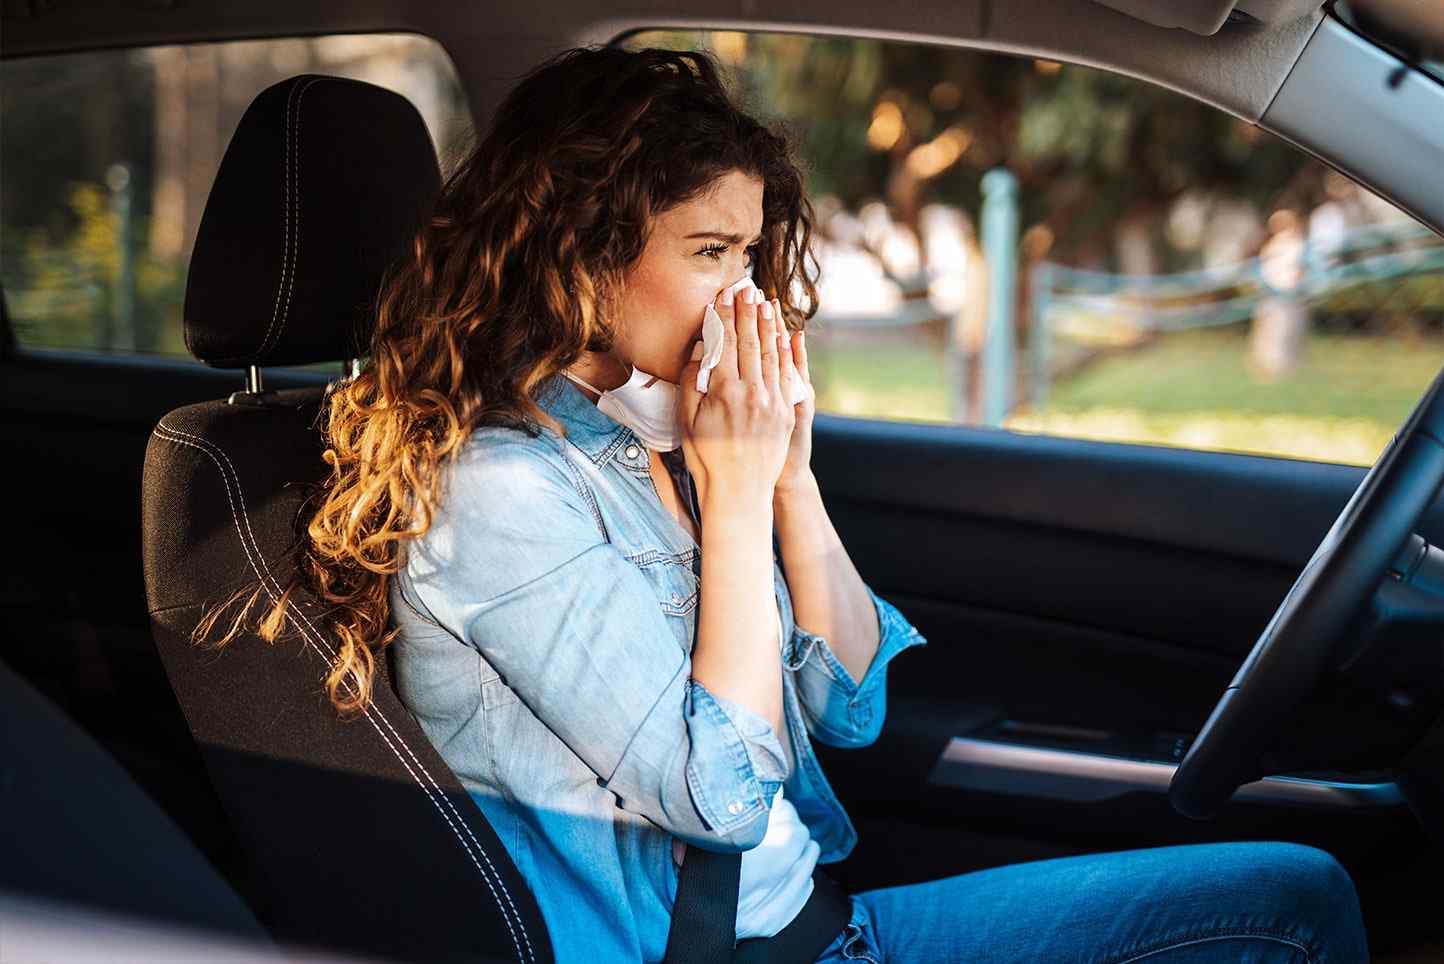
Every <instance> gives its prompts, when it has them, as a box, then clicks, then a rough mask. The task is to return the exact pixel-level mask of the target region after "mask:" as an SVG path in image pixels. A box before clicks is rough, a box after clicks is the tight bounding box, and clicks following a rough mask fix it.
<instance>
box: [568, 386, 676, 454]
mask: <svg viewBox="0 0 1444 964" xmlns="http://www.w3.org/2000/svg"><path fill="white" fill-rule="evenodd" d="M562 374H563V375H565V376H567V378H569V379H571V380H572V381H574V382H576V383H577V384H578V385H585V386H586V387H587V388H590V389H591V390H592V391H594V392H597V393H598V394H600V395H601V396H602V397H601V398H599V399H597V409H598V410H599V411H603V412H606V413H607V414H608V415H610V416H611V417H612V418H614V419H616V420H617V421H618V422H621V423H622V424H623V425H625V426H627V427H628V428H630V429H631V430H632V431H633V432H636V433H637V438H639V439H641V440H642V444H643V445H645V446H647V448H649V449H653V450H655V451H658V452H670V451H672V450H673V449H675V448H676V447H677V446H679V445H681V444H682V436H681V434H680V432H679V431H678V425H677V408H676V405H677V386H676V385H675V384H673V383H672V382H669V381H664V380H662V379H660V378H658V377H657V376H656V375H649V374H648V373H647V372H644V371H642V370H641V369H640V368H638V367H636V366H635V365H633V366H632V376H631V377H630V378H628V379H627V383H626V384H625V385H622V386H620V387H618V388H610V389H607V390H606V391H603V390H602V389H600V388H597V387H596V386H595V385H589V384H587V383H586V382H585V381H583V380H582V379H580V378H578V377H577V376H575V375H573V374H572V373H571V372H569V371H566V370H565V369H563V370H562Z"/></svg>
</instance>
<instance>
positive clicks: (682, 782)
mask: <svg viewBox="0 0 1444 964" xmlns="http://www.w3.org/2000/svg"><path fill="white" fill-rule="evenodd" d="M562 458H563V456H561V454H560V453H559V452H558V453H557V454H556V456H555V458H552V457H549V456H544V455H542V454H540V453H538V452H537V451H536V449H535V448H534V447H530V446H526V445H522V444H491V445H488V446H486V448H485V450H484V452H482V453H481V454H480V455H479V456H477V457H474V458H468V459H467V460H466V461H465V462H463V463H462V464H461V465H460V466H458V469H457V472H456V474H455V475H454V476H453V478H452V479H451V483H450V490H449V492H448V495H447V497H446V502H445V503H444V507H445V510H446V511H445V512H444V513H439V514H438V516H437V519H436V521H435V524H434V527H433V528H434V531H433V533H432V535H433V536H434V538H432V539H431V540H430V541H431V544H432V546H433V549H432V550H431V552H432V555H434V556H435V557H436V560H437V562H436V564H434V565H433V566H432V567H431V571H429V572H423V573H422V574H421V576H419V577H418V576H417V575H416V570H417V568H418V567H419V566H413V567H412V573H413V582H414V583H415V584H416V586H417V589H418V591H419V592H421V593H423V594H424V596H425V599H426V601H427V604H428V606H430V607H431V608H432V610H433V611H437V609H438V607H443V608H445V609H446V610H448V618H449V619H450V620H454V621H455V623H456V625H458V626H459V627H461V633H460V635H462V637H463V638H464V639H465V640H466V641H467V642H468V643H469V644H470V645H472V646H475V647H476V648H477V649H479V650H480V651H481V653H482V655H483V656H485V658H486V660H487V662H488V663H490V664H491V665H492V666H493V667H494V668H495V669H496V671H497V672H498V673H499V674H501V676H502V678H503V679H504V680H505V683H506V685H507V686H508V687H510V688H511V689H512V690H513V691H514V692H515V693H516V695H517V696H518V698H519V699H520V700H521V701H522V702H523V703H524V704H525V705H526V706H527V708H528V709H529V710H530V711H531V712H532V713H533V714H534V715H535V716H536V717H537V718H538V719H539V720H540V721H541V722H542V723H544V724H545V725H546V726H547V727H548V728H549V729H550V730H551V731H552V732H553V733H554V734H555V735H556V736H557V738H558V739H560V740H561V741H562V742H563V743H565V744H566V745H567V747H568V748H569V749H570V750H571V751H572V752H573V753H574V754H575V755H576V756H577V757H578V759H580V760H581V761H582V762H583V763H584V764H585V765H586V766H588V767H589V768H590V769H591V770H592V771H593V772H594V773H595V774H596V775H597V777H598V781H599V783H600V784H601V785H602V786H604V787H606V788H607V789H608V790H610V791H611V792H612V793H613V794H615V796H616V800H617V805H618V806H620V807H622V808H623V809H625V810H629V811H631V812H633V813H637V814H640V815H642V816H644V817H646V818H647V819H648V820H650V821H651V822H652V823H654V824H656V825H657V826H658V827H660V828H662V829H664V830H666V831H667V832H668V833H670V834H672V835H673V836H676V837H680V838H681V839H682V840H684V841H685V842H686V843H688V844H692V845H695V846H698V847H701V848H702V849H705V850H712V851H717V852H740V851H743V850H748V849H751V848H752V847H755V846H757V845H758V844H759V843H761V841H762V838H763V836H764V835H765V834H766V832H767V820H768V814H769V812H770V809H771V801H772V798H773V795H774V793H775V790H776V787H777V786H778V785H780V784H781V782H782V781H783V780H785V779H786V773H785V769H784V768H785V767H786V758H785V757H784V756H783V753H782V747H781V744H780V742H779V740H778V736H777V734H776V733H774V732H773V730H772V727H771V725H770V724H769V723H768V722H767V721H766V720H765V719H763V718H762V717H761V716H759V715H757V714H755V713H752V712H751V711H750V710H748V709H746V708H745V707H742V706H740V705H738V704H736V703H733V702H731V701H729V700H725V699H723V698H721V697H719V696H716V695H714V694H712V693H709V692H708V691H707V690H706V689H705V688H704V687H703V686H702V685H701V684H700V683H698V682H697V681H695V680H692V679H691V658H690V656H689V654H688V653H687V651H686V650H685V648H684V646H683V644H682V642H681V641H680V640H679V639H678V638H677V636H676V634H675V632H674V630H673V627H672V626H671V625H670V623H669V620H670V619H672V618H673V617H670V616H668V615H667V614H665V613H664V612H663V611H662V608H661V607H660V605H659V604H658V599H657V595H656V592H655V591H654V590H653V588H652V586H651V583H650V582H649V581H648V579H647V577H646V576H645V575H644V574H643V573H642V571H641V570H640V569H639V568H638V567H637V566H636V565H635V564H634V563H632V562H631V561H630V560H628V559H627V558H626V556H624V555H623V554H622V553H621V552H620V551H619V550H618V549H617V547H616V546H614V545H613V544H612V543H611V542H609V541H607V539H606V538H605V536H604V534H603V532H602V530H601V529H600V528H599V525H598V521H597V519H596V517H595V515H594V513H593V508H594V507H592V506H591V505H590V504H589V500H588V499H587V498H586V496H585V495H584V494H583V492H584V491H585V490H584V489H579V488H578V487H577V483H576V482H575V481H574V480H573V479H572V478H569V473H570V472H571V471H574V469H573V468H571V467H567V466H565V465H564V464H558V460H560V459H562ZM420 568H423V569H424V568H425V567H420Z"/></svg>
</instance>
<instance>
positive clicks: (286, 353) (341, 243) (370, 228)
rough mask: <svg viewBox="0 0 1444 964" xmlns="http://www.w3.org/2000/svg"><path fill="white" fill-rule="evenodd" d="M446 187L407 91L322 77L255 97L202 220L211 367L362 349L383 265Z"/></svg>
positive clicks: (191, 326)
mask: <svg viewBox="0 0 1444 964" xmlns="http://www.w3.org/2000/svg"><path fill="white" fill-rule="evenodd" d="M440 185H441V172H440V170H439V168H438V165H437V162H436V150H435V148H434V147H433V146H432V143H431V137H430V135H429V134H428V133H427V130H426V124H425V122H424V121H423V120H422V119H421V115H420V114H419V113H418V112H417V110H416V108H415V107H413V106H412V104H411V102H410V101H408V100H407V99H406V98H405V97H402V96H401V95H400V94H396V93H393V92H392V91H389V90H386V89H384V88H381V87H377V86H375V85H374V84H367V83H363V82H361V81H358V80H348V79H345V78H342V77H328V76H324V75H320V74H302V75H300V76H298V77H292V78H290V79H289V80H283V81H281V82H280V83H278V84H274V85H272V86H270V87H267V88H266V89H265V90H263V91H261V93H259V94H257V95H256V99H255V100H254V101H252V102H251V106H250V107H248V108H247V109H246V113H245V116H243V117H242V118H241V122H240V124H239V126H237V128H236V133H235V134H234V136H232V137H231V143H230V145H229V146H228V147H227V148H226V154H225V157H223V158H222V159H221V167H220V170H219V171H218V172H217V174H216V182H215V184H214V186H212V188H211V194H210V198H209V199H208V200H207V201H206V209H205V212H204V214H202V216H201V223H200V228H199V231H198V233H197V235H196V243H195V252H194V254H192V255H191V264H190V276H189V278H188V279H187V281H186V299H185V337H186V345H187V346H188V347H189V348H190V350H191V354H193V355H195V356H196V357H197V358H199V359H200V360H201V361H203V362H205V363H206V364H208V365H211V366H213V367H216V368H245V367H247V366H248V365H304V364H309V363H312V362H320V361H331V360H333V359H341V358H358V357H361V356H362V355H365V354H367V353H368V350H369V344H370V336H371V324H372V321H373V320H374V319H373V317H372V313H371V308H372V306H373V303H374V299H375V296H376V292H377V289H378V288H379V286H380V282H381V277H382V273H383V272H384V270H385V268H386V266H387V265H388V264H389V263H390V262H391V261H392V260H393V259H394V258H396V257H398V256H399V255H401V254H402V253H403V251H404V246H405V244H406V242H407V240H408V239H409V237H410V234H411V232H412V230H413V229H414V228H415V227H416V226H417V225H419V224H420V223H421V219H422V218H424V217H428V216H429V215H430V213H431V209H432V205H433V204H434V202H435V200H436V195H437V193H438V191H439V190H440Z"/></svg>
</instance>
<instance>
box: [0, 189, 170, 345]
mask: <svg viewBox="0 0 1444 964" xmlns="http://www.w3.org/2000/svg"><path fill="white" fill-rule="evenodd" d="M67 195H68V196H67V201H68V203H67V205H66V209H67V213H68V214H69V215H70V216H71V218H72V219H73V220H71V222H70V223H71V224H73V227H71V228H70V229H69V230H64V231H63V233H62V234H61V236H60V237H59V238H56V237H54V236H53V234H52V231H51V229H49V228H47V227H39V228H32V229H30V230H29V231H25V232H21V234H22V237H21V239H20V240H19V242H18V243H16V244H14V245H9V244H7V251H6V258H5V260H6V271H5V287H6V289H7V291H8V292H9V293H10V294H9V296H10V298H11V299H12V305H11V309H12V313H13V315H14V317H15V328H16V335H17V336H18V337H19V340H20V342H21V343H22V344H24V343H27V342H40V343H43V344H45V345H46V346H47V347H52V348H86V349H99V350H102V351H103V350H106V349H109V348H112V347H114V345H113V340H112V339H113V337H114V335H115V332H114V331H113V324H114V318H115V315H116V312H117V309H116V305H115V303H114V299H115V297H116V295H117V292H118V289H119V278H120V248H119V243H118V239H119V237H120V230H119V226H118V223H117V215H116V212H115V209H114V206H113V205H112V203H111V194H110V191H109V189H107V188H106V187H105V185H102V184H89V183H73V184H70V185H68V190H67ZM148 227H149V226H148V224H146V223H144V222H142V223H140V224H138V225H137V228H138V234H139V235H140V236H142V237H144V235H145V233H146V231H147V230H148ZM134 257H135V259H136V260H135V265H134V270H135V306H134V317H135V318H136V319H146V320H147V322H148V323H144V324H136V326H135V329H136V330H135V345H134V348H133V350H135V351H141V352H163V353H184V352H185V350H186V349H185V344H184V341H183V339H182V338H181V335H180V332H181V324H180V322H181V302H182V299H183V298H184V297H185V273H184V269H183V266H182V265H181V264H179V263H178V261H177V260H176V259H161V258H155V257H152V256H151V255H150V254H149V253H148V252H147V251H146V250H145V249H144V248H143V247H139V246H138V249H137V250H136V251H135V254H134Z"/></svg>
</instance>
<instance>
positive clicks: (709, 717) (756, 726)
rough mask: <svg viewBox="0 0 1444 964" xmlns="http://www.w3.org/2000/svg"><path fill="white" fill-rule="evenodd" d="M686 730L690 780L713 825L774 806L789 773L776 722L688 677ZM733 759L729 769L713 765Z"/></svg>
mask: <svg viewBox="0 0 1444 964" xmlns="http://www.w3.org/2000/svg"><path fill="white" fill-rule="evenodd" d="M687 695H688V700H687V707H686V711H685V712H686V717H687V733H688V735H689V737H690V739H691V741H692V754H691V757H690V759H689V762H688V764H687V785H688V787H689V788H690V789H691V791H692V799H693V800H694V801H695V802H696V804H697V807H698V809H699V810H701V811H702V816H703V817H704V818H705V819H706V820H707V822H708V823H710V824H713V825H715V826H726V825H729V824H733V823H737V822H739V821H741V822H744V823H745V822H746V821H748V820H751V819H753V817H754V816H755V815H756V814H757V813H758V812H759V811H760V810H767V809H770V808H771V806H772V799H773V797H775V796H776V795H777V788H778V787H780V786H782V784H783V782H784V781H785V780H786V779H787V757H786V756H784V755H783V752H782V743H781V741H780V740H778V738H777V733H776V731H775V730H773V728H772V724H771V723H769V722H767V720H765V719H764V718H763V717H762V716H761V715H760V714H758V713H755V712H753V711H752V710H750V709H748V708H747V707H745V706H743V705H742V704H741V703H737V702H734V701H732V700H729V699H727V698H726V697H724V696H719V695H717V694H715V693H713V692H712V691H711V690H709V689H707V687H705V686H703V685H702V682H701V681H700V680H695V679H689V680H688V681H687ZM719 759H727V760H731V761H732V764H733V767H732V770H731V771H730V772H728V771H727V770H726V769H725V768H723V767H720V766H709V765H703V764H710V763H712V762H713V761H716V760H719Z"/></svg>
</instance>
